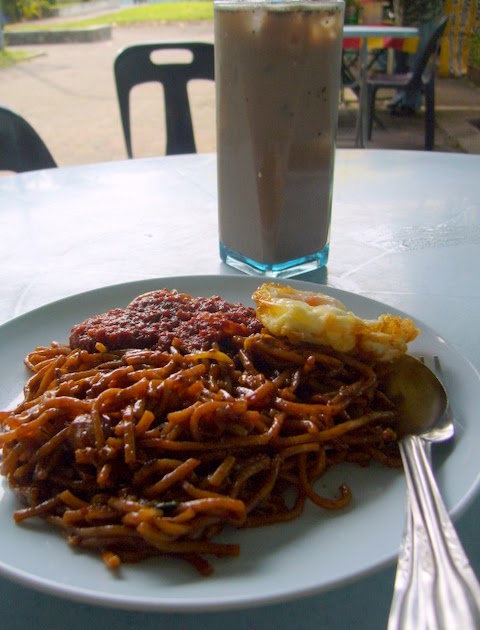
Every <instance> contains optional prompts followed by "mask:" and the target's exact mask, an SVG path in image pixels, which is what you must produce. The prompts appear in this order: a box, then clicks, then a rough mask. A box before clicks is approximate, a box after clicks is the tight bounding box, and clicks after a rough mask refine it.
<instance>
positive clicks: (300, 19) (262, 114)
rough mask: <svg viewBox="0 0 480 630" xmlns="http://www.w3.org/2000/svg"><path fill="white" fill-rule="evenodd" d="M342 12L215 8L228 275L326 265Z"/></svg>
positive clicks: (337, 7)
mask: <svg viewBox="0 0 480 630" xmlns="http://www.w3.org/2000/svg"><path fill="white" fill-rule="evenodd" d="M343 10H344V5H343V1H342V0H339V1H336V0H312V1H308V0H305V1H303V0H298V1H295V0H285V1H271V0H270V1H266V2H255V1H249V0H246V1H245V0H215V59H216V61H215V63H216V68H215V82H216V90H217V150H218V193H219V232H220V251H221V256H222V258H223V259H224V260H226V261H227V262H229V263H230V264H233V265H234V266H237V267H239V268H245V267H247V269H246V270H249V269H248V268H252V269H253V270H259V271H263V272H266V273H270V274H271V275H293V273H294V271H295V270H297V272H298V271H302V270H304V269H307V268H312V267H316V266H321V265H323V264H325V263H326V260H327V257H328V242H329V227H330V212H331V198H332V178H333V168H334V151H335V131H336V124H337V109H338V99H339V85H340V61H341V49H342V28H343ZM290 270H292V273H290Z"/></svg>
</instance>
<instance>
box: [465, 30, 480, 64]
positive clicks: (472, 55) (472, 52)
mask: <svg viewBox="0 0 480 630" xmlns="http://www.w3.org/2000/svg"><path fill="white" fill-rule="evenodd" d="M468 63H469V65H470V66H472V67H474V68H480V28H476V29H475V30H474V31H473V33H472V37H471V39H470V48H469V53H468Z"/></svg>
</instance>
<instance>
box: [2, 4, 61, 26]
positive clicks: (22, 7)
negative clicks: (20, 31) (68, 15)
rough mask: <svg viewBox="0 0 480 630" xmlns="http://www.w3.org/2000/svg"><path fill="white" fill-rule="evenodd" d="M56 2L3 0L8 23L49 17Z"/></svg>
mask: <svg viewBox="0 0 480 630" xmlns="http://www.w3.org/2000/svg"><path fill="white" fill-rule="evenodd" d="M55 4H56V3H55V0H2V5H3V13H4V16H5V19H6V22H7V23H8V22H22V21H24V20H35V19H39V18H42V17H48V16H49V15H52V10H53V8H54V6H55Z"/></svg>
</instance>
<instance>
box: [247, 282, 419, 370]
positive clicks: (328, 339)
mask: <svg viewBox="0 0 480 630" xmlns="http://www.w3.org/2000/svg"><path fill="white" fill-rule="evenodd" d="M252 298H253V300H254V301H255V303H256V305H257V317H258V319H259V320H260V321H261V323H262V324H263V326H265V328H266V329H267V330H268V331H269V332H270V333H271V334H272V335H276V336H280V337H287V339H289V340H290V341H291V342H293V343H300V342H304V343H312V344H316V345H323V346H330V347H332V348H333V349H334V350H338V351H339V352H345V353H349V354H361V355H362V356H367V357H371V358H372V359H375V360H378V361H391V360H393V359H396V358H398V357H399V356H401V355H402V354H405V352H406V351H407V344H408V343H409V342H410V341H413V339H415V337H416V336H417V335H418V333H419V331H418V329H417V328H416V327H415V325H414V323H413V321H412V320H411V319H409V318H402V317H398V316H394V315H389V314H385V315H380V317H379V318H378V319H376V320H368V319H362V318H361V317H358V316H357V315H355V314H354V313H352V312H351V311H347V309H346V308H345V306H344V305H343V304H342V303H341V302H340V301H339V300H337V299H335V298H333V297H330V296H328V295H325V294H323V293H315V292H313V291H301V290H298V289H293V288H292V287H289V286H284V285H281V284H276V283H274V282H268V283H265V284H263V285H262V286H260V287H259V288H258V289H257V290H256V291H255V293H254V294H253V296H252Z"/></svg>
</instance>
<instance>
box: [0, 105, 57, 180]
mask: <svg viewBox="0 0 480 630" xmlns="http://www.w3.org/2000/svg"><path fill="white" fill-rule="evenodd" d="M56 166H57V164H56V163H55V160H54V159H53V157H52V155H51V153H50V151H49V150H48V149H47V147H46V145H45V143H44V141H43V140H42V139H41V138H40V136H39V135H38V133H37V132H36V131H35V129H33V127H32V126H31V125H30V124H29V123H28V122H27V121H26V120H25V119H24V118H22V116H20V115H19V114H17V113H16V112H14V111H12V110H11V109H8V108H7V107H3V106H0V170H2V171H14V172H15V173H23V172H25V171H36V170H39V169H43V168H55V167H56Z"/></svg>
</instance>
